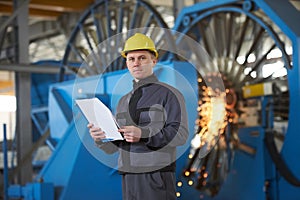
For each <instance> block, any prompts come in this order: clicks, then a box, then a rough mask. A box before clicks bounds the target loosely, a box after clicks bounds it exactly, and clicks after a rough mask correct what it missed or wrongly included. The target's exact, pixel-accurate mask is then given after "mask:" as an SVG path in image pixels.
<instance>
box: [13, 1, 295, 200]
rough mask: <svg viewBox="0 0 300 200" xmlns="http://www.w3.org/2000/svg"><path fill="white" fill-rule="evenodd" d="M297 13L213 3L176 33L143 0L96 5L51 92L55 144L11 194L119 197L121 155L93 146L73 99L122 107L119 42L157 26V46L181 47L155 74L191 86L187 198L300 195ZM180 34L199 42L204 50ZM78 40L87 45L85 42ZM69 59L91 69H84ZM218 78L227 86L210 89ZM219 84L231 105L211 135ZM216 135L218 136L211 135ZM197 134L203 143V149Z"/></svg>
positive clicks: (181, 168)
mask: <svg viewBox="0 0 300 200" xmlns="http://www.w3.org/2000/svg"><path fill="white" fill-rule="evenodd" d="M113 4H114V6H113ZM287 13H288V14H287ZM299 16H300V15H299V11H297V10H296V9H295V7H293V6H292V4H290V3H286V2H282V1H280V0H275V1H274V0H272V1H271V0H264V1H259V0H256V1H234V0H226V1H225V0H224V1H209V2H206V3H200V4H195V5H194V6H192V7H187V8H184V9H183V10H182V11H181V12H180V14H179V16H178V18H177V19H176V23H175V25H174V27H173V30H174V32H169V31H167V30H165V29H166V28H168V27H167V25H166V24H165V23H164V22H163V20H162V18H161V17H160V16H159V14H158V13H157V12H156V11H155V10H154V9H153V8H152V7H151V6H150V5H148V4H147V3H145V2H143V1H137V2H134V3H132V2H131V3H128V2H127V1H117V2H113V1H100V2H99V3H96V4H95V5H93V6H91V8H90V9H89V10H87V11H86V12H85V13H84V14H83V16H82V18H81V20H80V21H79V23H78V25H77V26H76V27H75V29H74V31H73V33H72V36H71V38H70V40H69V43H68V46H67V50H66V54H65V57H64V59H63V61H62V64H63V65H62V70H61V73H60V80H61V81H62V82H60V83H56V84H52V85H51V87H50V90H49V98H48V100H49V102H48V107H49V127H50V130H51V138H52V140H55V141H56V142H57V145H56V146H55V151H54V152H53V154H52V156H51V158H50V159H49V160H48V161H47V163H46V164H45V165H44V167H43V168H42V170H41V171H40V172H39V174H38V175H37V176H36V178H35V179H34V181H33V183H28V184H27V185H25V186H18V185H12V186H10V187H9V190H8V195H9V197H11V198H20V197H23V198H25V199H64V200H69V199H72V200H73V199H121V185H120V177H119V175H118V174H117V171H116V163H115V158H116V155H113V156H107V155H105V154H104V153H102V152H101V151H98V150H97V148H96V147H95V146H94V145H93V143H92V141H91V139H90V138H89V136H88V134H87V130H86V121H85V120H84V119H83V118H82V116H80V113H78V112H76V106H74V105H73V102H72V99H73V98H75V97H89V96H97V97H99V98H101V99H102V100H103V101H105V102H106V103H107V105H108V106H109V107H110V108H111V109H112V110H113V111H114V108H115V106H116V103H117V100H118V98H120V96H121V95H122V94H124V93H126V91H128V90H129V89H130V87H131V86H130V81H128V79H129V75H128V73H127V71H126V70H125V69H124V66H125V65H124V61H123V60H122V59H121V58H118V56H119V55H118V49H119V48H118V47H119V46H122V44H121V42H120V41H122V40H123V39H124V38H125V37H126V36H127V35H126V34H123V35H122V34H118V33H120V32H121V31H124V30H131V29H134V28H139V27H153V26H154V27H157V26H158V27H161V28H162V29H159V30H157V29H150V28H143V29H139V30H142V31H144V32H145V33H147V34H151V36H152V37H154V39H155V41H156V42H157V46H158V48H160V49H163V50H172V51H173V53H174V54H169V53H166V52H164V51H161V52H160V55H161V56H160V58H161V60H160V63H159V66H158V67H157V68H156V70H155V73H156V74H157V76H158V77H159V79H160V80H162V81H165V82H167V83H169V84H171V85H174V86H175V87H177V88H179V89H180V90H181V91H182V93H183V94H184V96H185V98H186V100H187V109H188V113H189V126H190V133H191V134H190V141H189V143H188V144H187V145H186V146H184V147H182V148H180V149H179V152H181V154H182V155H181V156H179V158H178V161H177V180H178V183H177V186H178V197H179V199H276V200H277V199H280V200H281V199H299V198H300V181H299V180H300V171H299V169H300V162H299V157H300V151H299V149H298V148H297V147H298V146H299V145H300V139H299V134H298V130H300V127H299V126H300V125H299V123H295V120H297V119H299V117H300V116H299V115H300V112H298V111H300V108H299V104H298V102H299V99H300V96H299V95H300V91H299V89H300V80H299V74H300V73H299V69H300V66H299V65H300V60H299V57H300V53H299V50H300V47H299V45H300V44H299V41H300V40H299V35H300V28H299V26H297V25H296V24H297V19H298V20H299V19H300V18H299ZM124 19H125V22H126V23H125V22H124ZM126 20H127V21H126ZM176 32H178V33H181V34H178V35H176ZM172 34H175V35H176V37H174V38H175V39H174V40H170V38H172V37H170V36H171V35H172ZM182 35H185V36H188V38H193V41H196V42H197V43H198V44H201V45H202V47H203V48H204V49H205V51H206V52H205V56H203V55H204V52H203V51H200V50H199V51H198V49H196V50H197V51H195V48H194V46H193V43H192V42H191V43H189V42H186V41H187V40H186V39H185V38H184V37H183V36H182ZM172 36H173V35H172ZM79 40H83V41H85V42H82V44H80V45H78V44H77V43H76V41H79ZM112 41H115V42H112ZM188 41H189V40H188ZM99 43H100V46H98V47H97V46H96V45H95V44H99ZM108 44H109V45H108ZM108 46H109V48H107V47H108ZM176 47H180V50H173V49H174V48H176ZM288 47H290V49H289V48H288ZM99 49H100V50H101V52H100V50H99ZM97 51H98V52H97ZM95 52H96V53H95ZM178 52H179V55H180V56H178V55H176V53H178ZM276 52H277V53H278V52H279V55H280V56H274V55H273V53H276ZM97 53H99V54H97ZM97 55H101V56H97ZM272 55H273V56H272ZM204 57H209V58H210V59H209V62H206V60H205V58H204ZM86 60H88V62H85V61H86ZM186 61H188V62H186ZM196 61H199V62H196ZM72 62H80V63H81V62H84V64H83V65H82V66H81V67H80V68H79V67H76V66H75V67H74V66H71V65H70V63H72ZM274 63H275V64H276V65H274ZM272 64H273V65H272ZM107 66H108V67H107ZM268 67H269V68H268ZM270 67H271V72H270ZM275 67H278V68H276V69H277V70H274V68H275ZM268 69H269V73H267V72H265V73H263V72H264V71H268ZM66 71H68V72H70V71H71V72H74V77H73V78H71V80H69V81H67V80H64V79H65V73H66ZM103 72H106V73H103ZM197 72H199V73H197ZM279 72H280V74H278V73H279ZM102 73H103V75H102V76H99V74H102ZM75 75H76V76H77V78H76V79H75ZM219 79H222V85H221V87H220V85H218V84H216V85H214V84H212V85H211V84H210V83H212V82H213V83H218V80H219ZM202 80H206V81H202ZM208 88H209V90H210V92H213V94H214V95H211V93H209V92H207V89H208ZM219 91H221V92H220V93H222V91H223V92H225V93H226V101H225V104H224V109H221V110H225V111H226V112H225V113H226V114H225V115H224V118H222V120H223V121H222V124H225V126H221V127H222V128H220V129H218V130H217V131H214V132H213V131H212V130H213V127H210V126H208V124H209V123H210V122H211V121H207V120H209V119H207V118H206V117H205V116H206V115H205V112H204V111H205V108H204V106H203V105H210V104H209V103H211V102H212V100H214V101H215V100H217V98H215V97H218V95H219V94H220V93H219ZM198 103H199V105H198ZM211 108H212V107H211ZM205 120H206V121H205ZM195 124H196V126H195ZM209 134H215V137H213V138H212V139H208V138H209V137H208V135H209ZM199 138H200V140H201V141H203V142H202V143H200V144H198V145H197V141H198V140H199ZM205 138H206V140H205ZM195 141H196V143H195ZM209 144H212V145H211V146H210V147H209ZM203 149H204V150H203ZM205 150H207V151H206V152H204V151H205ZM203 152H204V153H203ZM99 160H100V161H101V162H99Z"/></svg>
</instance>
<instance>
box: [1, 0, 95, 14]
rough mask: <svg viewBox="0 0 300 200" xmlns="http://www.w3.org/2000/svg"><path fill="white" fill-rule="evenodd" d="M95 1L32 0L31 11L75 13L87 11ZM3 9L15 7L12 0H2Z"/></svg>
mask: <svg viewBox="0 0 300 200" xmlns="http://www.w3.org/2000/svg"><path fill="white" fill-rule="evenodd" d="M93 3H94V0H84V1H74V0H64V1H61V0H52V1H49V0H31V1H30V3H29V9H30V10H31V9H35V10H40V11H42V10H44V11H52V12H58V13H61V12H74V11H82V10H85V9H86V8H87V7H88V6H89V5H91V4H93ZM0 5H1V7H3V6H8V7H13V1H12V0H0Z"/></svg>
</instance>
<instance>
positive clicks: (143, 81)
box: [132, 74, 158, 90]
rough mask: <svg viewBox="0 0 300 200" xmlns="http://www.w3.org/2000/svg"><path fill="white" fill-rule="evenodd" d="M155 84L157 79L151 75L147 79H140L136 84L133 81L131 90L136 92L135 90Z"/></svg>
mask: <svg viewBox="0 0 300 200" xmlns="http://www.w3.org/2000/svg"><path fill="white" fill-rule="evenodd" d="M156 82H158V79H157V77H156V76H155V75H154V74H152V75H150V76H148V77H146V78H144V79H141V80H139V81H138V82H136V81H135V80H133V81H132V83H133V90H136V89H138V88H139V87H141V86H144V85H149V84H152V83H156Z"/></svg>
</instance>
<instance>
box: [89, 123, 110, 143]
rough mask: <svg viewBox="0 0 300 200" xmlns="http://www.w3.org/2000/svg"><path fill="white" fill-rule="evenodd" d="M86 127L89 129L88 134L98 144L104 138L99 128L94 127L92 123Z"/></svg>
mask: <svg viewBox="0 0 300 200" xmlns="http://www.w3.org/2000/svg"><path fill="white" fill-rule="evenodd" d="M87 127H88V128H89V133H90V135H91V137H92V138H93V139H94V141H95V142H100V141H101V140H103V139H105V138H106V136H105V132H104V131H103V130H102V129H101V128H99V127H95V126H94V124H92V123H89V124H88V125H87Z"/></svg>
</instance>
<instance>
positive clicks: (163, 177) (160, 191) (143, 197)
mask: <svg viewBox="0 0 300 200" xmlns="http://www.w3.org/2000/svg"><path fill="white" fill-rule="evenodd" d="M122 190H123V191H122V192H123V194H122V197H123V200H173V199H176V187H175V174H174V173H173V172H153V173H145V174H123V175H122Z"/></svg>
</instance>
